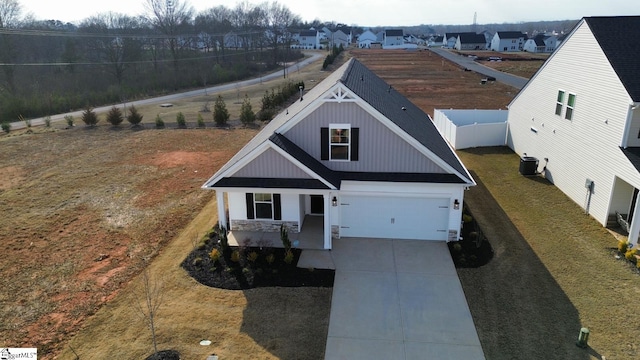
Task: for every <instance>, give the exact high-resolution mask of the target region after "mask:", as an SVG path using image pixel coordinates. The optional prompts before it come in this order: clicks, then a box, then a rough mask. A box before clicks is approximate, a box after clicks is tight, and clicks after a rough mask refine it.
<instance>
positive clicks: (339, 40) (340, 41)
mask: <svg viewBox="0 0 640 360" xmlns="http://www.w3.org/2000/svg"><path fill="white" fill-rule="evenodd" d="M350 43H351V35H347V34H345V33H344V32H343V31H342V30H336V31H334V32H332V33H331V34H330V35H329V46H330V47H334V46H336V47H340V45H342V47H343V48H347V47H348V46H349V44H350Z"/></svg>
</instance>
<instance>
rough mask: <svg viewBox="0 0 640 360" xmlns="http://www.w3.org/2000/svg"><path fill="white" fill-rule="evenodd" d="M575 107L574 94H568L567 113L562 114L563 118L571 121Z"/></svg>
mask: <svg viewBox="0 0 640 360" xmlns="http://www.w3.org/2000/svg"><path fill="white" fill-rule="evenodd" d="M575 105H576V94H571V93H569V97H568V98H567V111H566V112H565V114H564V118H565V119H567V120H571V119H573V109H574V108H575Z"/></svg>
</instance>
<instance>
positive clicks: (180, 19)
mask: <svg viewBox="0 0 640 360" xmlns="http://www.w3.org/2000/svg"><path fill="white" fill-rule="evenodd" d="M145 5H146V8H147V11H148V13H149V14H148V16H147V18H148V20H149V21H150V22H151V24H152V25H153V27H154V28H156V29H157V30H158V31H159V32H160V33H162V34H163V35H165V36H166V37H167V38H166V42H167V44H168V46H169V51H170V52H171V57H172V58H173V67H174V70H175V71H176V73H177V71H178V60H179V55H180V49H181V48H182V47H184V46H185V45H188V44H186V43H185V40H186V39H181V38H180V36H179V35H180V30H181V29H183V28H185V27H186V26H188V25H189V24H190V23H191V21H192V19H193V14H194V10H193V7H191V5H189V3H188V2H186V1H182V0H147V2H146V4H145Z"/></svg>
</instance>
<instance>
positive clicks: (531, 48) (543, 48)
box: [524, 34, 558, 53]
mask: <svg viewBox="0 0 640 360" xmlns="http://www.w3.org/2000/svg"><path fill="white" fill-rule="evenodd" d="M557 44H558V38H557V37H556V36H552V35H545V34H538V35H536V36H534V37H533V38H531V39H527V41H526V42H525V43H524V51H527V52H532V53H552V52H553V51H554V50H555V49H556V46H557Z"/></svg>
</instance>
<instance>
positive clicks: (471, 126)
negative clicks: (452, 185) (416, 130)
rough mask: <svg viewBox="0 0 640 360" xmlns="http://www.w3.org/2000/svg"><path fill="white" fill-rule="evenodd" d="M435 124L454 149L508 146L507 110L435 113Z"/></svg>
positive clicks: (445, 111)
mask: <svg viewBox="0 0 640 360" xmlns="http://www.w3.org/2000/svg"><path fill="white" fill-rule="evenodd" d="M433 115H434V118H433V122H434V123H435V125H436V127H437V128H438V130H440V133H442V135H443V136H444V137H445V139H447V141H448V142H449V143H450V144H451V146H453V148H454V149H456V150H460V149H466V148H472V147H480V146H502V145H506V138H507V115H508V111H507V110H441V109H435V110H434V111H433Z"/></svg>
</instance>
